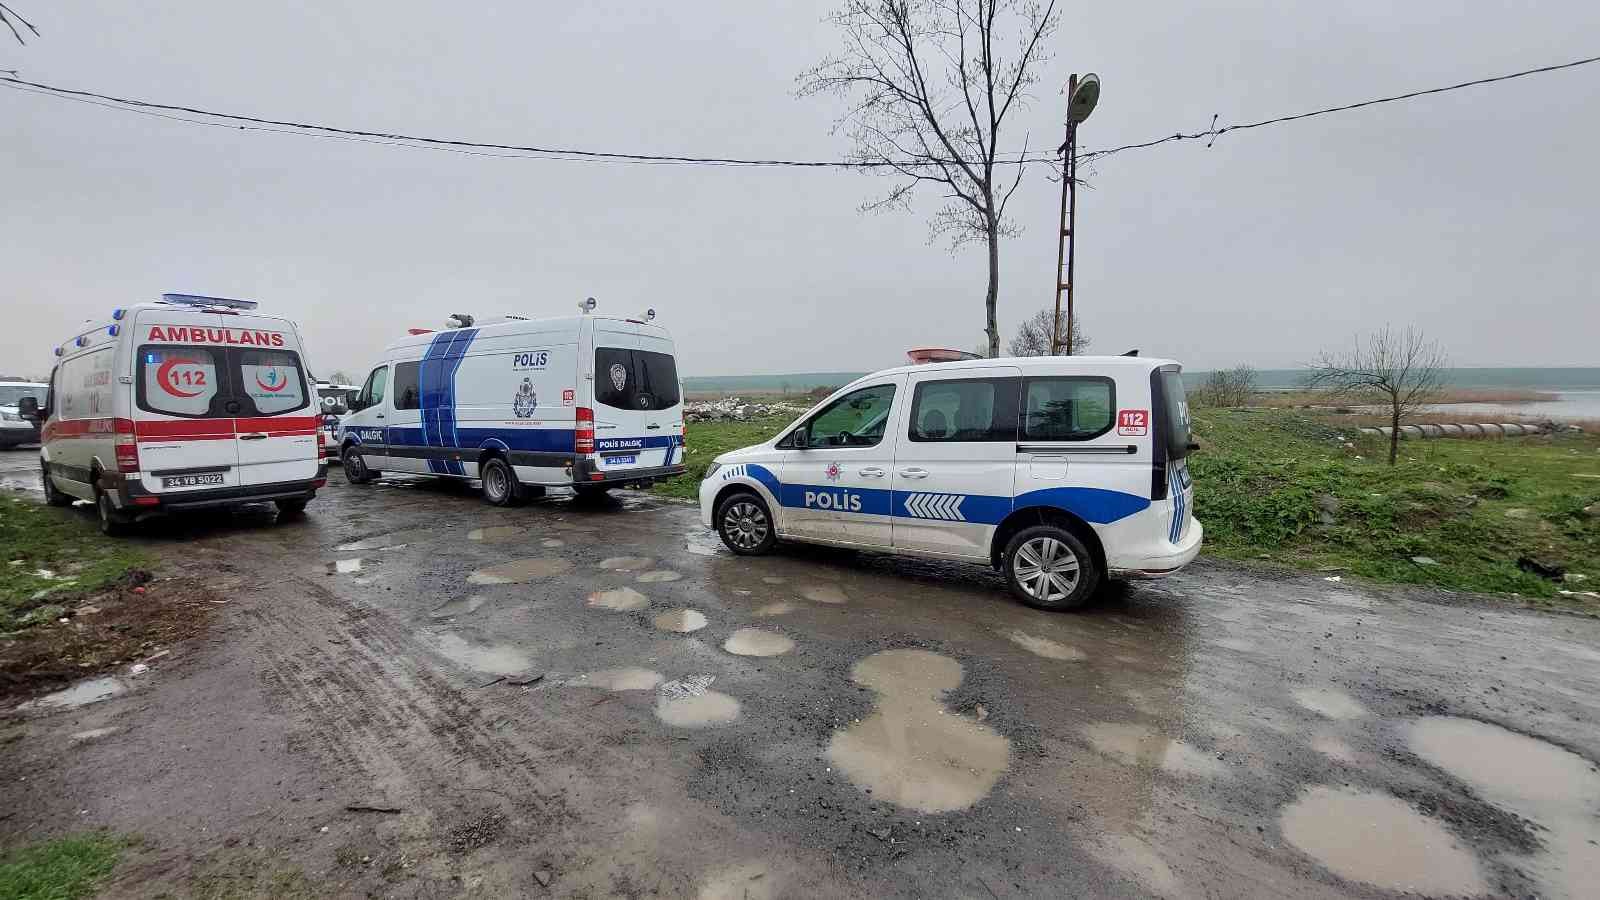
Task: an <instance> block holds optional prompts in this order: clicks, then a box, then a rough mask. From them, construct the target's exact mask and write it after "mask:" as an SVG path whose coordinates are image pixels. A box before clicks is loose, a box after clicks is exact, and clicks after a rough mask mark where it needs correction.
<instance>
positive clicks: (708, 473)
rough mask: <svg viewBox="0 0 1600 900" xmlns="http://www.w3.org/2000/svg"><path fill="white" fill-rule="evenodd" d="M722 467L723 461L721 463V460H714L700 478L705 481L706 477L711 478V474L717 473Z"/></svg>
mask: <svg viewBox="0 0 1600 900" xmlns="http://www.w3.org/2000/svg"><path fill="white" fill-rule="evenodd" d="M720 468H722V463H719V462H714V463H712V464H711V465H709V466H706V473H705V474H704V475H701V476H700V480H701V481H705V480H706V479H708V478H710V477H711V476H713V475H715V474H717V470H718V469H720Z"/></svg>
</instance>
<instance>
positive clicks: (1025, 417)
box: [1022, 375, 1117, 441]
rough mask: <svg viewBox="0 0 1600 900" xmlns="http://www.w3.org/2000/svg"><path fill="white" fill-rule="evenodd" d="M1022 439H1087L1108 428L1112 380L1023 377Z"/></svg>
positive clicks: (1112, 403)
mask: <svg viewBox="0 0 1600 900" xmlns="http://www.w3.org/2000/svg"><path fill="white" fill-rule="evenodd" d="M1022 397H1023V409H1022V439H1023V440H1029V441H1087V440H1091V439H1093V438H1097V437H1099V436H1100V435H1102V434H1105V433H1106V432H1108V431H1110V430H1111V424H1112V420H1113V419H1114V418H1115V416H1114V414H1113V410H1115V409H1116V408H1117V406H1116V397H1117V395H1116V383H1115V382H1113V381H1112V380H1111V379H1110V378H1102V377H1098V376H1082V375H1078V376H1070V377H1057V378H1051V377H1046V378H1027V379H1024V380H1023V388H1022Z"/></svg>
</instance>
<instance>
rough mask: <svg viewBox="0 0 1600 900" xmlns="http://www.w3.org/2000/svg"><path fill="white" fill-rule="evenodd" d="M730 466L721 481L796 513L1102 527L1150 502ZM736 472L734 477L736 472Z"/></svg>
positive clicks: (1094, 492)
mask: <svg viewBox="0 0 1600 900" xmlns="http://www.w3.org/2000/svg"><path fill="white" fill-rule="evenodd" d="M740 466H741V467H742V468H737V469H734V468H730V470H729V472H728V473H726V474H725V475H724V476H723V477H724V478H725V479H727V478H739V477H748V478H754V479H755V480H756V481H758V482H760V483H761V484H762V485H763V486H764V487H766V489H767V490H768V491H769V492H771V493H772V495H773V496H775V497H777V498H778V503H779V504H780V505H782V506H785V507H791V508H797V509H823V510H833V511H836V512H849V513H862V514H865V515H879V516H894V517H897V518H903V519H933V520H942V521H948V522H970V523H972V524H976V525H997V524H999V523H1000V522H1001V521H1003V520H1004V519H1005V517H1006V516H1008V515H1010V514H1011V512H1012V510H1016V509H1027V508H1029V507H1036V506H1049V507H1056V508H1058V509H1064V510H1067V511H1068V512H1071V513H1072V514H1074V515H1076V516H1078V517H1080V518H1082V519H1083V520H1084V521H1086V522H1092V523H1094V524H1096V525H1106V524H1109V523H1111V522H1115V521H1117V520H1118V519H1125V518H1127V517H1128V516H1131V515H1133V514H1134V513H1137V512H1140V511H1142V510H1145V509H1148V508H1149V507H1150V500H1149V498H1147V497H1140V496H1138V495H1136V494H1128V493H1124V492H1122V491H1112V490H1106V489H1104V488H1090V487H1058V488H1044V489H1042V490H1037V491H1029V492H1027V493H1025V494H1022V495H1019V496H1018V497H1016V498H1015V499H1013V498H1011V497H994V496H988V495H984V494H933V493H926V492H920V491H916V492H914V491H891V490H885V489H883V488H857V487H840V486H839V485H836V484H832V485H822V484H792V483H791V484H786V483H784V482H782V481H780V480H779V479H778V477H777V476H776V475H774V474H773V472H772V470H770V469H768V468H767V467H766V466H762V465H757V464H755V463H748V464H740ZM736 472H737V474H736Z"/></svg>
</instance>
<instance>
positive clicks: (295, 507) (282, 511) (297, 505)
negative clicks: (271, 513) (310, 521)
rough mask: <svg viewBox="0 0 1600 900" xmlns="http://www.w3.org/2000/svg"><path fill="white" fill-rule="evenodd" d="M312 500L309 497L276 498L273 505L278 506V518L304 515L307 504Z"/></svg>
mask: <svg viewBox="0 0 1600 900" xmlns="http://www.w3.org/2000/svg"><path fill="white" fill-rule="evenodd" d="M310 502H311V501H310V500H309V499H305V500H274V501H272V505H274V506H276V507H278V518H280V519H285V518H292V517H295V516H300V515H303V514H304V513H305V511H306V504H307V503H310Z"/></svg>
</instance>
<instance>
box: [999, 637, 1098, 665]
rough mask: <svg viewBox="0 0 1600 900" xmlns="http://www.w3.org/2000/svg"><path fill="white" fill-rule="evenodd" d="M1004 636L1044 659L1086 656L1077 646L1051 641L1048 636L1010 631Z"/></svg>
mask: <svg viewBox="0 0 1600 900" xmlns="http://www.w3.org/2000/svg"><path fill="white" fill-rule="evenodd" d="M1006 637H1007V638H1009V639H1010V640H1011V642H1012V643H1013V644H1016V645H1017V646H1018V647H1021V648H1022V649H1024V650H1026V651H1028V652H1029V653H1032V654H1033V655H1034V656H1042V657H1044V658H1045V659H1059V660H1064V661H1066V662H1073V661H1076V660H1080V659H1087V658H1088V657H1087V655H1086V654H1085V653H1084V652H1083V651H1082V650H1079V649H1078V648H1077V647H1071V646H1068V645H1066V644H1063V643H1060V642H1058V641H1052V640H1050V639H1049V638H1042V637H1038V636H1036V635H1031V634H1028V633H1026V632H1022V631H1012V632H1008V633H1007V634H1006Z"/></svg>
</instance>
